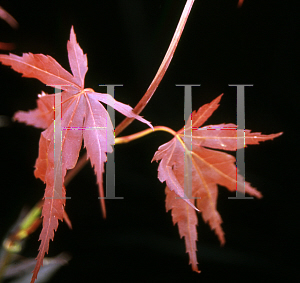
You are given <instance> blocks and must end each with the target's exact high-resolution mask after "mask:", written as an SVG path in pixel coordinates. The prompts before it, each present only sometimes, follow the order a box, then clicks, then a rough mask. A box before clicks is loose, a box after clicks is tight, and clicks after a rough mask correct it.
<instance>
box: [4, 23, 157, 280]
mask: <svg viewBox="0 0 300 283" xmlns="http://www.w3.org/2000/svg"><path fill="white" fill-rule="evenodd" d="M67 50H68V57H69V63H70V67H71V70H72V73H73V75H72V74H70V73H69V72H68V71H66V70H65V69H64V68H63V67H62V66H61V65H60V64H59V63H58V62H57V61H55V60H54V59H53V58H52V57H51V56H45V55H43V54H31V53H28V54H23V56H22V57H19V56H16V55H14V54H10V55H0V61H1V62H2V64H4V65H9V66H11V67H12V68H13V69H14V70H15V71H17V72H20V73H22V74H23V76H24V77H28V78H36V79H39V80H40V81H41V82H43V83H45V84H47V85H51V86H54V87H55V86H56V87H60V88H61V89H62V90H63V91H62V93H61V94H60V93H59V94H51V95H46V94H45V93H42V95H40V96H39V98H38V101H37V104H38V108H37V109H35V110H32V111H29V112H27V113H26V112H22V111H20V112H18V113H17V114H16V115H15V119H16V120H19V121H20V122H25V123H27V124H29V125H33V126H36V127H40V128H46V130H45V131H43V132H42V134H41V138H40V142H39V156H38V158H37V160H36V164H35V172H34V173H35V176H36V177H37V178H40V179H41V180H42V181H44V182H45V183H46V189H45V194H44V199H45V200H44V205H43V210H42V217H43V228H42V231H41V234H40V238H39V239H40V240H41V243H40V247H39V254H38V257H37V264H36V267H35V269H34V271H33V277H32V280H31V283H33V282H34V281H35V279H36V278H37V274H38V271H39V269H40V266H41V265H42V263H43V258H44V255H45V253H48V250H49V241H50V239H52V240H53V237H54V231H56V229H57V227H58V220H62V219H63V213H64V206H65V195H66V192H65V188H64V186H63V185H62V184H63V181H64V177H65V175H66V171H67V170H68V169H71V168H74V166H75V165H76V163H77V160H78V156H79V151H80V149H81V146H82V140H84V146H85V148H86V150H87V156H88V158H89V159H90V161H91V164H92V165H93V167H94V170H95V173H96V175H97V181H98V185H99V192H100V195H101V196H103V187H102V174H103V172H104V163H105V162H106V160H107V158H106V152H111V151H112V147H111V145H112V144H114V129H113V125H112V123H111V120H110V117H109V115H108V113H107V111H106V109H105V108H104V107H103V105H102V104H101V103H99V101H101V102H104V103H106V104H108V105H110V106H111V107H113V108H114V109H116V110H118V111H119V112H121V113H122V114H124V115H126V116H127V117H131V118H136V119H138V120H140V121H141V122H143V123H146V124H147V125H149V126H150V127H152V126H151V124H150V122H148V121H146V120H145V119H143V118H142V117H140V116H138V115H136V114H135V113H133V112H132V108H131V107H130V106H128V105H125V104H122V103H120V102H118V101H116V100H114V98H113V97H111V96H110V95H109V94H103V93H97V92H94V91H93V90H92V89H89V88H84V78H85V75H86V72H87V70H88V67H87V56H86V55H85V54H83V51H82V49H81V48H80V46H79V44H78V43H77V41H76V36H75V33H74V30H73V27H72V28H71V33H70V40H69V41H68V44H67ZM60 95H61V97H60ZM55 98H56V99H55ZM60 98H61V101H62V103H61V113H57V111H58V110H57V109H54V108H55V107H54V106H55V104H54V103H55V101H56V100H57V99H60ZM58 109H59V108H58ZM55 110H57V111H56V112H55ZM54 114H55V115H56V118H57V119H59V118H60V116H59V115H61V129H62V131H61V135H60V137H61V156H59V155H57V154H56V156H54V152H55V149H54V146H55V138H54V137H55V132H54V130H55V123H54V122H55V121H54ZM57 115H58V117H57ZM57 119H56V122H57V121H59V120H57ZM55 170H56V171H55ZM59 180H61V182H59ZM60 184H61V185H60Z"/></svg>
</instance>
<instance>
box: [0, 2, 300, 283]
mask: <svg viewBox="0 0 300 283" xmlns="http://www.w3.org/2000/svg"><path fill="white" fill-rule="evenodd" d="M77 3H79V2H74V1H47V2H46V1H0V5H1V6H2V7H3V8H5V9H6V10H7V11H8V12H9V13H11V14H12V15H13V16H14V17H15V18H16V19H17V20H18V22H19V24H20V27H19V29H18V30H17V31H14V30H12V29H11V28H10V27H9V26H8V25H7V24H6V23H5V22H4V21H1V22H0V41H4V42H9V41H13V42H15V43H16V46H17V47H16V49H15V50H13V51H12V52H13V53H15V54H17V55H21V54H22V53H23V52H32V53H43V54H47V55H51V56H52V57H54V58H55V59H56V60H57V61H58V62H59V63H60V64H61V65H62V66H63V67H64V68H66V69H67V70H69V64H68V59H67V58H68V57H67V50H66V44H67V40H68V39H69V33H70V28H71V25H74V29H75V33H76V35H77V40H78V42H79V44H80V46H81V47H82V49H83V51H84V52H85V53H87V54H88V66H89V71H88V73H87V76H86V80H85V82H86V87H90V88H94V90H95V91H99V92H101V91H102V92H103V91H104V89H102V88H100V87H99V86H98V85H99V84H123V85H124V86H123V87H122V88H121V87H118V88H116V92H115V97H116V99H117V100H119V101H121V102H123V103H126V104H130V105H131V106H132V107H133V106H135V104H136V103H137V102H138V101H139V99H140V98H141V97H142V95H143V94H144V92H145V91H146V89H147V88H148V86H149V84H150V82H151V80H152V79H153V77H154V75H155V73H156V71H157V69H158V67H159V65H160V63H161V61H162V59H163V57H164V54H165V52H166V50H167V48H168V45H169V43H170V40H171V38H172V35H173V32H174V30H175V28H176V25H177V22H178V20H179V17H180V14H181V12H182V9H183V7H184V4H185V1H179V0H178V1H171V0H164V1H158V0H153V1H140V0H130V1H124V0H122V1H121V0H119V1H90V0H86V1H80V3H79V4H77ZM294 3H295V2H294ZM294 3H293V2H292V1H270V0H269V1H255V0H245V3H244V5H243V7H242V8H241V9H237V7H236V4H237V1H231V0H227V1H223V0H222V1H221V0H219V1H208V0H202V1H200V0H198V1H195V4H194V7H193V9H192V12H191V15H190V18H189V19H188V22H187V25H186V28H185V31H184V32H183V36H182V38H181V40H180V42H179V46H178V48H177V51H176V53H175V55H174V58H173V60H172V63H171V65H170V68H169V69H168V71H167V73H166V75H165V77H164V79H163V81H162V83H161V84H160V86H159V88H158V89H157V91H156V93H155V95H154V96H153V98H152V99H151V101H150V102H149V104H148V105H147V107H146V108H145V110H144V111H143V112H142V115H143V116H144V117H145V118H146V119H148V120H149V121H151V122H152V124H153V125H154V126H156V125H165V126H168V127H171V128H173V129H174V130H178V129H180V128H181V127H182V126H183V123H184V120H183V113H184V108H183V99H184V96H183V88H182V87H175V84H201V87H197V88H196V87H195V88H194V89H193V108H194V109H198V108H199V107H200V106H201V105H203V104H205V103H208V102H210V101H212V100H213V99H214V98H216V97H217V96H218V95H219V94H221V93H224V96H223V98H222V100H221V106H220V107H219V109H218V110H217V111H216V112H215V113H214V114H213V116H212V117H211V118H210V119H209V120H208V121H207V123H206V124H219V123H222V122H226V123H235V122H236V88H233V87H228V84H253V85H254V86H253V87H248V88H246V95H245V101H246V106H245V107H246V113H245V115H246V128H247V129H251V130H253V131H256V132H262V133H264V134H271V133H277V132H281V131H283V132H284V135H283V136H281V137H279V138H277V139H275V140H273V141H267V142H265V143H263V144H261V145H259V146H249V147H248V148H247V149H246V154H245V158H246V180H247V181H249V182H251V184H252V186H254V187H256V188H258V190H260V191H261V192H262V194H263V195H264V197H263V199H261V200H256V199H254V200H229V199H228V197H229V196H234V194H232V193H229V192H228V191H227V190H226V189H225V188H223V187H220V190H219V198H218V211H219V213H220V214H221V216H222V218H223V222H224V223H223V224H222V227H223V229H224V231H225V234H226V235H225V236H226V241H227V242H226V244H225V246H224V247H220V246H219V243H218V240H217V237H216V236H215V235H214V233H213V232H212V231H210V229H209V227H208V225H206V224H204V223H203V221H202V218H201V216H199V227H198V238H199V240H198V243H197V245H198V261H199V268H200V269H201V270H202V273H201V274H200V275H198V274H196V273H194V272H192V270H191V267H190V266H189V264H188V261H189V259H188V255H187V254H186V253H185V246H184V240H183V239H180V238H179V234H178V229H177V225H176V226H173V224H172V220H171V215H170V212H169V213H166V212H165V206H164V199H165V195H164V188H165V184H161V183H160V182H159V180H158V179H157V167H158V165H157V164H156V163H150V161H151V159H152V157H153V155H154V153H155V151H156V150H157V148H158V147H159V146H160V145H161V144H163V143H165V142H167V141H169V140H170V138H171V136H170V135H169V134H167V133H163V132H156V133H153V134H151V135H149V136H147V137H144V138H142V139H140V140H136V141H133V142H131V143H130V144H127V145H118V146H116V150H115V164H116V196H122V197H124V200H109V201H107V202H106V204H107V213H108V216H107V219H106V220H103V219H102V216H101V210H100V206H99V201H98V199H97V197H98V190H97V185H96V179H95V176H94V174H93V170H92V169H91V167H90V165H88V166H86V168H84V169H83V170H82V171H81V172H80V173H79V174H78V175H77V176H76V178H74V179H73V181H72V182H71V183H70V184H69V186H68V187H67V195H68V196H69V197H71V200H69V201H67V205H66V211H67V213H68V214H69V216H70V218H71V221H72V223H73V230H72V231H70V230H69V229H68V228H67V226H66V225H65V224H64V223H61V224H60V225H59V228H58V231H57V233H56V234H55V241H54V242H53V243H52V242H51V244H50V251H49V256H55V255H57V254H59V253H60V252H62V251H65V252H68V253H69V254H70V255H71V256H72V260H71V261H70V263H69V265H68V266H66V267H63V268H62V269H61V270H60V271H59V272H58V273H57V274H56V275H55V277H53V279H52V281H51V282H57V283H58V282H126V281H130V282H154V281H155V282H162V281H169V282H182V281H184V282H219V281H221V280H231V282H240V281H243V282H253V281H254V280H255V281H256V282H272V281H274V280H275V279H277V280H278V279H284V280H285V281H286V282H296V281H298V280H299V275H298V272H297V273H296V267H298V263H299V260H298V258H299V255H298V253H297V252H296V248H297V245H298V240H297V241H296V236H297V232H299V228H298V223H299V217H298V216H299V213H298V200H299V199H298V195H299V194H298V190H299V182H298V180H297V179H296V178H297V173H298V169H299V163H298V158H299V150H298V144H297V142H298V139H297V138H299V134H298V135H297V134H296V133H297V131H298V123H297V122H298V119H297V118H298V117H297V116H298V115H297V112H298V108H299V92H298V90H299V88H298V87H297V86H296V75H295V74H296V63H295V58H296V45H295V41H296V38H297V37H298V36H299V22H298V13H297V11H296V7H295V5H294ZM2 53H5V51H3V52H2ZM0 72H1V76H0V86H1V90H0V95H1V100H0V115H3V116H5V117H6V118H8V119H10V118H11V117H12V116H13V114H14V113H15V112H16V111H18V110H29V109H33V108H35V106H36V102H35V101H36V98H37V94H38V93H40V92H41V90H44V91H47V92H51V89H49V88H47V87H45V86H44V85H43V84H42V83H41V82H39V81H37V80H35V79H27V78H21V75H20V74H18V73H16V72H14V71H12V70H11V69H10V68H9V67H6V66H0ZM5 117H4V118H5ZM122 118H123V117H122V115H120V114H118V113H116V122H117V123H119V122H120V121H121V120H122ZM2 119H3V117H2ZM142 129H145V125H143V124H141V123H139V122H136V121H135V122H133V123H132V125H131V126H130V127H128V128H127V129H126V131H124V132H123V133H122V134H123V135H125V134H131V133H134V132H137V131H139V130H142ZM40 132H41V131H40V130H39V129H35V128H33V127H28V126H25V125H23V124H18V123H14V122H10V120H8V124H7V125H6V127H2V128H1V129H0V135H1V138H0V145H1V146H0V156H1V162H0V169H1V181H0V184H1V185H0V186H1V198H0V207H1V213H0V219H1V220H0V227H1V230H0V236H1V237H3V236H4V235H5V233H6V231H7V230H8V229H9V227H10V225H12V223H13V222H14V221H15V220H16V218H17V216H18V214H19V211H20V210H21V209H22V207H24V206H29V207H31V206H33V205H34V204H35V203H36V202H37V201H38V200H39V199H40V198H41V197H42V196H43V190H44V184H43V183H42V182H41V181H40V180H36V179H35V178H34V175H33V170H34V163H35V159H36V158H37V155H38V141H39V136H40ZM298 174H299V173H298ZM39 232H40V230H38V231H37V232H36V233H34V234H33V235H31V236H30V238H29V240H28V242H27V246H26V248H25V250H24V252H23V254H24V255H25V256H27V257H36V255H37V249H38V245H39V243H38V235H39ZM298 248H299V246H298ZM297 277H298V280H296V278H297Z"/></svg>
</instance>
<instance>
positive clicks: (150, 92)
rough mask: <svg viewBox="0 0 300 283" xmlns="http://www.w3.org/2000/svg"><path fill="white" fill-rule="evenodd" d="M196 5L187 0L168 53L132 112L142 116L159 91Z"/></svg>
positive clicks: (118, 130)
mask: <svg viewBox="0 0 300 283" xmlns="http://www.w3.org/2000/svg"><path fill="white" fill-rule="evenodd" d="M193 4H194V0H187V2H186V4H185V7H184V9H183V11H182V14H181V17H180V20H179V22H178V25H177V28H176V30H175V33H174V35H173V38H172V41H171V43H170V46H169V48H168V50H167V53H166V55H165V57H164V59H163V61H162V63H161V65H160V67H159V69H158V71H157V73H156V75H155V77H154V79H153V81H152V82H151V84H150V86H149V88H148V89H147V91H146V93H145V94H144V96H143V97H142V99H141V100H140V101H139V103H138V104H137V105H136V106H135V107H134V109H133V110H132V111H133V112H134V113H136V114H140V113H141V112H142V110H143V109H144V108H145V106H146V105H147V103H148V102H149V100H150V99H151V97H152V95H153V94H154V92H155V90H156V89H157V87H158V85H159V84H160V82H161V80H162V78H163V77H164V75H165V73H166V71H167V69H168V67H169V65H170V62H171V60H172V58H173V55H174V52H175V50H176V47H177V45H178V42H179V39H180V37H181V34H182V32H183V29H184V26H185V23H186V21H187V18H188V16H189V14H190V11H191V9H192V6H193ZM133 120H134V118H125V119H124V120H123V121H122V122H121V123H120V124H119V125H118V126H117V127H116V130H115V134H116V136H118V135H119V134H120V133H121V132H122V131H123V130H124V129H125V128H126V127H127V126H128V125H129V124H130V123H131V122H132V121H133Z"/></svg>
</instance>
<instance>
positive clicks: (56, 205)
mask: <svg viewBox="0 0 300 283" xmlns="http://www.w3.org/2000/svg"><path fill="white" fill-rule="evenodd" d="M240 2H242V1H240ZM67 50H68V57H69V63H70V67H71V71H72V74H71V73H69V72H68V71H66V70H65V69H64V68H63V67H62V66H61V65H60V64H59V63H58V62H57V61H55V59H53V58H52V57H51V56H45V55H43V54H32V53H28V54H23V56H22V57H19V56H16V55H14V54H10V55H0V62H2V64H4V65H9V66H11V67H12V68H13V69H14V70H15V71H17V72H20V73H22V74H23V76H24V77H28V78H36V79H38V80H40V81H41V82H43V83H44V84H46V85H50V86H53V87H56V88H57V87H59V88H60V89H61V90H62V92H61V93H56V94H46V93H44V92H42V93H41V94H40V95H39V98H38V100H37V109H35V110H31V111H28V112H24V111H19V112H17V113H16V114H15V116H14V119H15V120H17V121H19V122H24V123H27V124H28V125H32V126H35V127H38V128H42V129H45V130H44V131H43V132H42V133H41V137H40V141H39V155H38V158H37V160H36V164H35V172H34V174H35V177H36V178H40V179H41V180H42V181H43V182H44V183H46V189H45V194H44V204H43V210H42V217H43V228H42V231H41V234H40V238H39V240H40V241H41V243H40V247H39V254H38V256H37V263H36V267H35V269H34V271H33V277H32V281H31V283H33V282H34V281H35V279H36V278H37V274H38V272H39V269H40V267H41V265H42V263H43V258H44V255H45V253H48V250H49V241H50V239H52V240H53V237H54V232H55V231H56V229H57V227H58V220H61V221H62V220H63V218H66V217H64V215H65V214H64V213H65V212H64V206H65V196H66V190H65V187H64V186H63V185H62V184H63V182H64V178H65V175H66V172H67V170H69V169H72V168H74V167H75V165H76V163H77V160H78V157H79V152H80V149H81V146H82V141H83V142H84V147H85V148H86V151H87V156H88V158H89V159H90V161H91V164H92V166H93V167H94V170H95V174H96V176H97V182H98V186H99V194H100V196H103V185H102V183H103V182H102V174H103V172H104V163H105V162H106V160H107V158H106V153H107V152H111V151H112V147H111V145H113V144H114V129H113V126H112V123H111V120H110V117H109V115H108V113H107V111H106V109H105V108H104V106H103V105H102V104H101V103H100V102H103V103H106V104H108V105H110V106H111V107H113V108H114V109H116V110H117V111H119V112H120V113H122V114H124V115H125V116H127V117H130V118H135V119H137V120H139V121H141V122H143V123H145V124H147V125H148V126H149V127H152V126H151V124H150V122H148V121H147V120H145V119H143V118H142V117H140V116H139V115H137V114H135V113H133V111H132V108H131V107H130V106H128V105H125V104H123V103H121V102H118V101H116V100H115V99H114V98H113V97H112V96H110V95H109V94H103V93H97V92H95V91H94V90H92V89H90V88H84V78H85V75H86V72H87V70H88V67H87V56H86V55H85V54H83V51H82V49H81V48H80V46H79V44H78V43H77V41H76V35H75V33H74V30H73V27H72V28H71V33H70V40H69V41H68V44H67ZM221 96H222V95H220V96H219V97H217V98H216V99H214V100H213V101H212V102H211V103H208V104H205V105H203V106H202V107H200V109H199V110H198V111H194V112H193V113H192V115H191V117H192V119H191V118H190V119H189V120H188V121H187V123H186V125H185V127H184V128H182V129H181V130H179V131H178V132H176V133H175V132H174V131H173V132H174V138H173V139H172V140H170V141H169V142H167V143H165V144H163V145H161V146H160V147H159V148H158V151H157V152H156V153H155V155H154V157H153V160H155V161H160V163H159V167H158V179H159V180H160V181H161V182H166V189H165V191H166V209H167V211H168V210H171V211H172V218H173V223H174V224H176V223H177V224H178V228H179V234H180V236H181V237H184V239H185V245H186V251H187V253H188V254H189V258H190V264H191V265H192V269H193V270H194V271H196V272H199V269H198V262H197V257H196V251H197V247H196V241H197V230H196V226H197V223H198V218H197V211H200V212H201V215H202V218H203V220H204V221H205V222H207V223H208V224H209V225H210V227H211V229H212V230H214V231H215V233H216V235H217V236H218V238H219V240H220V242H221V244H224V243H225V237H224V232H223V229H222V227H221V223H222V219H221V216H220V214H219V213H218V211H217V209H216V207H217V196H218V185H222V186H224V187H226V188H227V189H228V190H229V191H232V192H234V191H236V190H237V188H240V187H241V186H242V185H243V177H242V176H240V175H239V174H237V167H236V165H235V158H234V157H233V156H232V155H230V154H228V153H225V152H221V151H219V150H227V151H236V150H237V149H239V148H243V147H245V146H247V145H249V144H258V143H259V142H262V141H266V140H270V139H273V138H275V137H278V136H279V135H281V134H282V133H277V134H271V135H262V134H261V133H251V131H250V130H238V129H237V126H236V125H234V124H219V125H210V126H205V127H201V126H202V125H203V123H204V122H205V121H206V120H207V119H208V118H209V117H210V116H211V115H212V113H213V112H214V111H215V110H216V109H217V108H218V106H219V102H220V99H221ZM58 99H61V110H60V112H59V113H56V112H55V111H56V110H57V109H56V108H55V107H54V105H56V104H55V103H56V101H57V100H58ZM54 117H55V119H54ZM60 117H61V129H62V131H61V156H57V155H55V121H57V119H59V118H60ZM238 131H242V132H243V135H238ZM186 138H189V139H190V143H191V144H190V145H191V147H187V143H186V142H185V140H186ZM60 158H61V159H60ZM153 160H152V161H153ZM57 164H60V166H61V167H57V166H56V165H57ZM57 168H59V169H57ZM60 178H61V183H60V182H57V180H58V179H60ZM244 186H245V192H246V193H248V194H250V195H251V196H255V197H257V198H261V197H262V195H261V193H260V192H259V191H257V190H256V189H255V188H253V187H252V186H251V185H250V184H249V183H248V182H245V183H244ZM103 209H104V208H103ZM104 213H105V209H104Z"/></svg>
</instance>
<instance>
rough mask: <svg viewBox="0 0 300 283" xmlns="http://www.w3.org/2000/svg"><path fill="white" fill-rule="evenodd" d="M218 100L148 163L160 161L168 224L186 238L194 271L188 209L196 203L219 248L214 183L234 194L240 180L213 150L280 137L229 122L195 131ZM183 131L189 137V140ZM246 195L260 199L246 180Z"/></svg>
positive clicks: (230, 161) (193, 219) (231, 163)
mask: <svg viewBox="0 0 300 283" xmlns="http://www.w3.org/2000/svg"><path fill="white" fill-rule="evenodd" d="M221 96H222V95H220V96H219V97H217V98H216V99H215V100H213V101H212V102H211V103H209V104H205V105H203V106H202V107H200V109H199V110H198V111H197V112H196V111H194V112H193V113H192V115H191V117H192V121H191V119H189V120H188V121H187V125H186V127H185V128H183V129H181V130H180V131H178V132H177V133H176V135H175V137H174V138H173V139H172V140H170V141H169V142H167V143H165V144H163V145H161V146H160V147H159V148H158V151H157V152H156V153H155V155H154V157H153V159H152V161H153V160H156V161H159V160H160V163H159V167H158V179H159V180H160V181H161V182H164V181H165V182H166V184H167V186H166V209H167V211H168V210H172V218H173V223H174V224H176V223H177V224H178V229H179V234H180V236H181V237H184V238H185V245H186V251H187V253H188V254H189V258H190V264H191V265H192V269H193V270H194V271H196V272H199V270H198V266H197V264H198V262H197V257H196V251H197V248H196V241H197V230H196V226H197V223H198V219H197V215H196V211H195V209H194V208H193V207H192V205H194V204H195V200H196V204H195V205H196V207H197V208H198V209H199V210H200V211H201V213H202V218H203V220H204V221H205V222H208V224H209V225H210V227H211V229H212V230H214V231H215V233H216V235H217V236H218V238H219V240H220V242H221V244H222V245H223V244H224V243H225V238H224V232H223V229H222V227H221V223H222V219H221V216H220V214H219V213H218V211H217V209H216V204H217V196H218V187H217V185H218V184H219V185H221V186H224V187H226V188H227V189H228V190H229V191H232V192H234V191H236V190H237V188H238V189H239V188H240V187H241V186H240V185H242V184H243V183H242V182H243V178H242V176H241V175H239V174H237V168H236V165H235V160H236V159H235V158H234V157H233V156H232V155H230V154H227V153H225V152H221V151H216V150H213V149H220V150H231V151H235V150H237V149H238V148H243V147H244V146H246V145H247V144H258V143H259V142H262V141H266V140H271V139H273V138H276V137H278V136H280V135H281V134H282V133H278V134H271V135H262V134H261V133H251V132H250V130H237V126H236V125H234V124H220V125H213V126H206V127H202V128H199V127H200V126H201V125H202V124H203V123H204V122H205V121H206V120H207V119H208V118H209V117H210V116H211V114H212V113H213V112H214V111H215V110H216V109H217V108H218V106H219V104H218V103H219V101H220V99H221ZM191 122H192V123H191ZM191 124H192V125H191ZM191 126H192V127H191ZM237 131H242V135H238V134H237ZM184 132H185V133H186V135H184ZM187 133H191V134H190V135H189V136H188V135H187ZM184 136H187V137H188V138H190V140H191V147H189V148H187V146H186V143H185V142H184V140H185V138H184ZM209 148H212V149H209ZM185 160H186V161H185ZM189 161H190V162H189ZM188 164H190V165H191V168H190V170H189V168H187V167H188V166H189V165H188ZM185 175H186V176H185ZM189 180H191V182H190V186H189V185H188V184H189ZM237 185H238V186H237ZM178 192H185V195H186V196H188V197H185V198H183V197H182V193H181V194H178ZM245 192H246V193H248V194H249V195H251V196H255V197H257V198H261V197H262V195H261V193H260V192H259V191H257V190H256V189H255V188H253V187H251V185H250V184H249V183H248V182H245ZM187 200H188V201H190V202H191V203H192V205H190V204H189V203H188V201H187Z"/></svg>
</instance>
